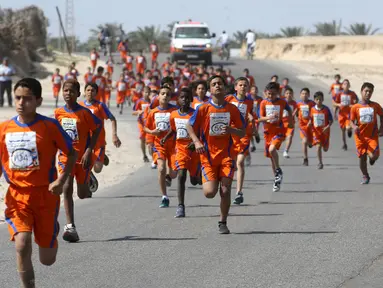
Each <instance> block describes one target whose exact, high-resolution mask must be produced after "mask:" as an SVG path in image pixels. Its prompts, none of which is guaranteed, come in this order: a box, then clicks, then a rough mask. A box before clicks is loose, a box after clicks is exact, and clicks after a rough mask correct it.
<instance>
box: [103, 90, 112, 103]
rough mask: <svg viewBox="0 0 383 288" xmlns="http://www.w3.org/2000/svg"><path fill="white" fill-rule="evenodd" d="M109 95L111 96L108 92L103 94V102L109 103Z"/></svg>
mask: <svg viewBox="0 0 383 288" xmlns="http://www.w3.org/2000/svg"><path fill="white" fill-rule="evenodd" d="M110 94H111V92H110V91H105V94H104V98H105V102H109V100H110Z"/></svg>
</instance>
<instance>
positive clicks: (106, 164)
mask: <svg viewBox="0 0 383 288" xmlns="http://www.w3.org/2000/svg"><path fill="white" fill-rule="evenodd" d="M108 165H109V157H108V156H107V155H106V154H105V156H104V166H108Z"/></svg>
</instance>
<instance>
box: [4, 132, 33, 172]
mask: <svg viewBox="0 0 383 288" xmlns="http://www.w3.org/2000/svg"><path fill="white" fill-rule="evenodd" d="M5 143H6V146H7V150H8V155H9V168H10V169H11V170H36V169H39V168H40V166H39V165H40V164H39V155H38V151H37V144H36V132H34V131H29V132H13V133H7V134H6V136H5Z"/></svg>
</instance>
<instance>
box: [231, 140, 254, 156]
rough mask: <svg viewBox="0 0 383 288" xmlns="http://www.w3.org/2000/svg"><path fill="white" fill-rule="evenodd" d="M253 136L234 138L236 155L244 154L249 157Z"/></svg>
mask: <svg viewBox="0 0 383 288" xmlns="http://www.w3.org/2000/svg"><path fill="white" fill-rule="evenodd" d="M250 139H251V135H245V137H242V138H239V137H233V145H234V152H235V154H236V155H238V154H243V155H245V156H247V155H249V147H250Z"/></svg>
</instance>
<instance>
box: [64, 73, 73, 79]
mask: <svg viewBox="0 0 383 288" xmlns="http://www.w3.org/2000/svg"><path fill="white" fill-rule="evenodd" d="M66 78H67V79H74V76H73V75H72V74H67V75H66Z"/></svg>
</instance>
